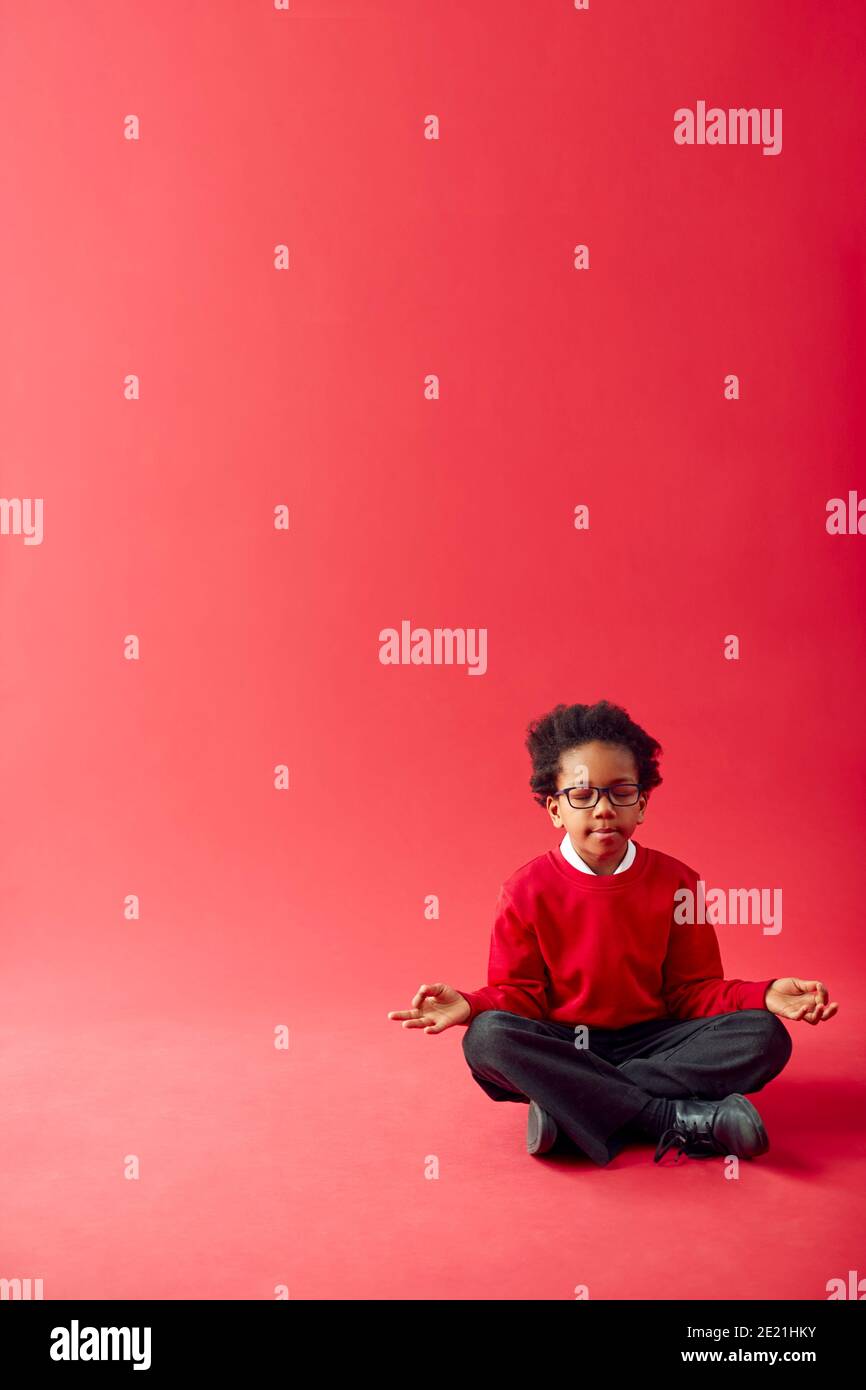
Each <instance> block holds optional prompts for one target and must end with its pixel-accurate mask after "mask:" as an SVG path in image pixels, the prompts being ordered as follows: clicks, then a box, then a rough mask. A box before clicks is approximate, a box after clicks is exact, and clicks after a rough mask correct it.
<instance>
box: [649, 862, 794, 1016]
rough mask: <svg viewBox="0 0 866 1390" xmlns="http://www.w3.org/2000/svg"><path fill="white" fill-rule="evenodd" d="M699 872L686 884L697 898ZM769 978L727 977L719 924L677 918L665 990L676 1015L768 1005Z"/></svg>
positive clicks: (664, 978)
mask: <svg viewBox="0 0 866 1390" xmlns="http://www.w3.org/2000/svg"><path fill="white" fill-rule="evenodd" d="M697 884H698V875H697V874H695V875H694V877H693V878H691V877H690V879H689V882H688V883H687V884H685V885H684V886H685V887H687V888H689V889H690V891H691V893H692V895H693V896H692V902H693V903H694V902H695V895H696V893H697ZM774 979H775V976H773V977H772V978H771V979H769V980H725V979H723V978H722V957H721V952H720V951H719V942H718V938H717V936H716V932H715V928H714V926H713V925H712V923H711V922H677V921H675V920H674V915H673V913H672V914H671V932H670V937H669V939H668V949H667V954H666V956H665V960H664V966H663V969H662V994H663V996H664V1001H665V1006H666V1008H667V1010H668V1013H669V1014H670V1015H671V1016H672V1017H673V1018H679V1019H686V1018H709V1017H710V1016H711V1015H712V1014H729V1013H735V1012H736V1011H737V1010H738V1009H764V1008H766V1004H765V1002H764V995H765V994H766V992H767V989H768V988H769V986H770V985H771V984H772V983H773V980H774Z"/></svg>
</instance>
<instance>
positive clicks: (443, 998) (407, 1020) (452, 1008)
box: [388, 984, 472, 1033]
mask: <svg viewBox="0 0 866 1390" xmlns="http://www.w3.org/2000/svg"><path fill="white" fill-rule="evenodd" d="M471 1012H472V1010H471V1008H470V1007H469V1001H468V999H464V998H463V995H462V994H460V993H459V991H458V990H456V989H454V988H453V987H452V986H451V985H441V984H440V985H422V986H421V988H420V989H419V990H418V993H417V994H416V995H415V998H414V999H413V1000H412V1007H411V1009H394V1010H392V1011H391V1013H389V1015H388V1017H389V1018H393V1019H394V1020H395V1021H396V1022H402V1024H403V1027H404V1028H423V1029H424V1032H425V1033H441V1032H442V1031H443V1030H444V1029H445V1028H453V1026H454V1024H455V1023H465V1021H466V1019H467V1018H468V1017H469V1015H470V1014H471Z"/></svg>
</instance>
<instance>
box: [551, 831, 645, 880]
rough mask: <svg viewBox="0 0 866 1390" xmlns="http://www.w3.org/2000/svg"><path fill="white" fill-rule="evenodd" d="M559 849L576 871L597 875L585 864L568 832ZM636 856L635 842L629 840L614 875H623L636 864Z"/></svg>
mask: <svg viewBox="0 0 866 1390" xmlns="http://www.w3.org/2000/svg"><path fill="white" fill-rule="evenodd" d="M559 848H560V849H561V850H562V857H563V859H567V860H568V862H569V864H573V865H574V867H575V868H576V869H582V870H583V872H584V873H585V874H595V869H591V868H590V867H589V865H588V864H584V862H583V860H582V859H581V857H580V855H579V854H578V852H577V850H576V849H575V848H574V845H573V844H572V843H571V839H570V837H569V834H568V831H567V830H566V832H565V835H564V837H563V838H562V840H561V841H560V844H559ZM636 854H637V850H636V849H635V847H634V841H633V840H629V842H628V845H627V847H626V851H625V854H624V855H623V857H622V861H621V862H620V863H619V864H617V866H616V868H615V869H614V873H615V874H621V873H623V872H624V871H625V870H626V869H628V868H629V867H630V866H631V865H632V864H633V863H634V858H635V855H636ZM596 877H598V875H596Z"/></svg>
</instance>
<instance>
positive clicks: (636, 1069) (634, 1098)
mask: <svg viewBox="0 0 866 1390" xmlns="http://www.w3.org/2000/svg"><path fill="white" fill-rule="evenodd" d="M792 1048H793V1044H792V1042H791V1036H790V1034H789V1032H788V1030H787V1028H786V1027H785V1025H784V1024H783V1023H782V1021H781V1019H779V1018H778V1017H777V1016H776V1015H775V1014H772V1013H770V1012H769V1010H768V1009H740V1010H738V1011H737V1012H735V1013H729V1014H714V1015H712V1016H711V1017H710V1018H691V1019H687V1020H686V1021H685V1022H682V1021H679V1020H677V1019H672V1018H663V1019H651V1020H649V1021H648V1022H646V1023H633V1024H631V1025H630V1026H629V1027H628V1028H587V1029H586V1030H585V1032H584V1031H583V1029H582V1028H581V1027H580V1025H578V1024H572V1023H553V1022H551V1021H550V1020H548V1019H543V1020H542V1019H534V1018H523V1017H522V1016H521V1015H520V1014H511V1013H505V1012H504V1011H503V1010H500V1009H488V1010H486V1011H485V1012H484V1013H480V1014H477V1015H476V1016H475V1018H473V1020H472V1022H471V1023H470V1024H469V1027H468V1028H467V1029H466V1031H465V1034H464V1037H463V1052H464V1055H465V1057H466V1061H467V1062H468V1064H469V1068H470V1070H471V1072H472V1075H473V1077H474V1078H475V1080H476V1081H477V1082H478V1084H479V1086H480V1087H481V1088H482V1090H484V1091H486V1093H487V1095H489V1096H490V1097H491V1098H492V1099H493V1100H511V1101H518V1102H520V1101H522V1102H524V1103H525V1104H527V1105H528V1104H529V1101H530V1100H534V1101H537V1102H538V1104H539V1105H540V1106H541V1107H542V1109H543V1110H547V1111H548V1112H549V1113H550V1114H551V1115H552V1116H553V1118H554V1119H555V1120H556V1122H557V1124H558V1126H559V1128H560V1130H562V1131H564V1132H565V1134H566V1135H567V1136H568V1138H569V1139H570V1140H571V1141H572V1143H573V1144H576V1145H577V1147H578V1148H579V1149H581V1150H582V1151H583V1152H584V1153H585V1154H588V1156H589V1157H590V1158H591V1159H592V1160H593V1161H594V1162H595V1163H598V1164H600V1165H602V1166H603V1165H604V1164H607V1163H609V1162H610V1161H611V1159H612V1158H615V1157H616V1155H617V1154H618V1153H619V1152H620V1151H621V1149H622V1148H623V1145H624V1143H625V1139H624V1138H623V1137H622V1136H620V1135H617V1134H616V1132H617V1130H620V1129H621V1128H622V1127H623V1126H624V1125H626V1124H627V1123H628V1122H629V1120H631V1119H633V1118H634V1116H635V1115H637V1114H638V1112H639V1111H640V1110H642V1109H643V1107H644V1106H645V1105H646V1103H647V1101H649V1100H651V1099H652V1097H653V1096H667V1097H669V1098H671V1099H674V1098H676V1097H691V1098H695V1099H700V1100H721V1099H722V1097H724V1096H728V1095H730V1094H731V1093H732V1092H734V1091H737V1092H739V1093H740V1094H741V1095H744V1094H746V1093H747V1092H750V1091H760V1090H761V1088H762V1087H763V1086H766V1084H767V1082H768V1081H771V1080H772V1079H773V1077H774V1076H778V1074H779V1072H780V1071H781V1070H782V1068H783V1067H784V1066H785V1064H786V1062H787V1061H788V1058H789V1057H790V1056H791V1052H792ZM614 1136H616V1137H614Z"/></svg>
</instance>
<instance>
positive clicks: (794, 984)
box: [764, 975, 839, 1025]
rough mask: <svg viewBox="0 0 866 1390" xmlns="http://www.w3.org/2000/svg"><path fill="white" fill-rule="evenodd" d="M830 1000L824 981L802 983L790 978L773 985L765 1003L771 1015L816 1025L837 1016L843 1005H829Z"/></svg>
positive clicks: (775, 981)
mask: <svg viewBox="0 0 866 1390" xmlns="http://www.w3.org/2000/svg"><path fill="white" fill-rule="evenodd" d="M829 998H830V996H829V994H828V992H827V987H826V985H823V984H822V983H821V981H820V980H798V979H796V978H795V977H794V976H792V975H789V976H786V977H785V978H784V979H782V980H774V981H773V983H772V984H771V985H770V988H769V989H768V990H767V993H766V994H765V995H764V1003H765V1004H766V1006H767V1008H768V1009H769V1010H770V1013H771V1014H780V1015H781V1017H782V1018H790V1019H793V1020H794V1022H798V1021H800V1020H802V1021H803V1022H804V1023H811V1024H813V1025H814V1024H816V1023H821V1022H826V1021H827V1019H828V1018H832V1017H833V1015H834V1014H835V1013H836V1012H837V1010H838V1008H839V1005H838V1004H837V1003H835V1002H834V1003H832V1004H830V1003H828V1000H829Z"/></svg>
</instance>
